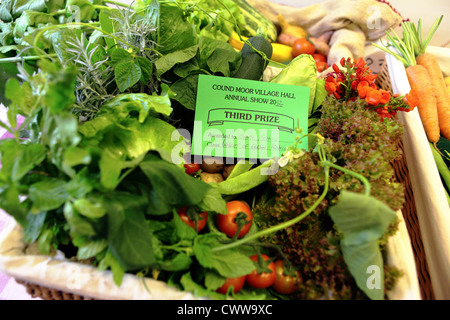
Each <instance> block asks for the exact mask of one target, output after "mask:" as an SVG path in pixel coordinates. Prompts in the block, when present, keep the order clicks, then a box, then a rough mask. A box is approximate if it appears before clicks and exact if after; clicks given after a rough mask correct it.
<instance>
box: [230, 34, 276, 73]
mask: <svg viewBox="0 0 450 320" xmlns="http://www.w3.org/2000/svg"><path fill="white" fill-rule="evenodd" d="M248 41H249V42H250V43H251V44H252V46H253V47H254V48H255V49H256V50H258V51H261V52H263V53H264V54H265V55H266V56H267V58H268V59H270V58H271V57H272V51H273V49H272V44H271V43H270V42H269V40H267V39H266V38H265V37H263V36H254V37H251V38H249V39H248ZM241 54H242V63H241V66H240V67H239V69H238V71H237V72H236V73H235V74H234V76H233V78H240V79H247V80H257V81H259V80H261V77H262V75H263V73H264V70H265V69H266V67H267V64H268V61H267V60H265V59H264V58H263V57H262V56H261V55H260V54H259V53H258V52H257V51H255V50H253V48H251V47H250V46H249V45H248V44H247V43H245V44H244V46H243V47H242V50H241Z"/></svg>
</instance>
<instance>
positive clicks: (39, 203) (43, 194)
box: [29, 178, 69, 212]
mask: <svg viewBox="0 0 450 320" xmlns="http://www.w3.org/2000/svg"><path fill="white" fill-rule="evenodd" d="M65 186H66V182H65V181H63V180H60V179H57V178H46V179H44V180H42V181H39V182H36V183H33V184H32V185H31V186H30V190H29V197H30V200H31V201H32V202H33V209H34V211H35V210H38V212H41V211H49V210H54V209H57V208H59V207H60V206H61V205H63V204H64V202H65V201H66V200H67V198H68V197H69V194H68V193H67V191H66V189H65Z"/></svg>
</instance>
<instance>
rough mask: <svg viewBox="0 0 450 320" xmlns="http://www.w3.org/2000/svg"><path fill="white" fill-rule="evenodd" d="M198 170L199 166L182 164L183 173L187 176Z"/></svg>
mask: <svg viewBox="0 0 450 320" xmlns="http://www.w3.org/2000/svg"><path fill="white" fill-rule="evenodd" d="M198 170H200V165H199V164H197V163H185V164H184V171H185V172H186V173H187V174H188V175H191V174H194V173H196V172H197V171H198Z"/></svg>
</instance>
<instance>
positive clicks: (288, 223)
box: [212, 164, 330, 251]
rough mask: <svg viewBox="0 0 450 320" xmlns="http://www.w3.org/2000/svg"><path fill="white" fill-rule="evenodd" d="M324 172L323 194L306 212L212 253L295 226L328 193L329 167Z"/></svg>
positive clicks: (215, 249) (225, 245) (217, 248)
mask: <svg viewBox="0 0 450 320" xmlns="http://www.w3.org/2000/svg"><path fill="white" fill-rule="evenodd" d="M324 170H325V187H324V189H323V192H322V194H321V195H320V197H319V198H318V199H317V200H316V202H314V204H313V205H312V206H311V207H309V208H308V210H306V211H305V212H303V213H302V214H301V215H299V216H297V217H295V218H293V219H291V220H288V221H286V222H283V223H280V224H278V225H276V226H272V227H270V228H267V229H264V230H261V231H259V232H256V233H254V234H252V235H249V236H247V237H245V238H242V239H240V240H237V241H234V242H231V243H227V244H224V245H222V246H219V247H215V248H213V249H212V251H221V250H227V249H231V248H234V247H237V246H240V245H242V244H244V243H246V242H249V241H252V240H255V239H258V238H260V237H262V236H265V235H268V234H271V233H274V232H277V231H279V230H282V229H286V228H287V227H290V226H292V225H294V224H296V223H297V222H300V221H301V220H303V219H304V218H306V217H307V216H308V215H309V214H311V213H312V212H313V211H314V210H315V209H316V208H317V207H318V206H319V204H320V203H321V202H322V200H323V199H324V198H325V196H326V195H327V193H328V188H329V184H330V182H329V166H328V165H326V164H325V166H324Z"/></svg>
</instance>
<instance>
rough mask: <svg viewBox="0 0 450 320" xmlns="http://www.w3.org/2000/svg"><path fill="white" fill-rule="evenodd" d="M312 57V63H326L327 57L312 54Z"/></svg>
mask: <svg viewBox="0 0 450 320" xmlns="http://www.w3.org/2000/svg"><path fill="white" fill-rule="evenodd" d="M312 57H313V58H314V61H316V63H317V62H319V61H323V62H327V57H325V56H324V55H323V54H321V53H317V52H315V53H313V54H312Z"/></svg>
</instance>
